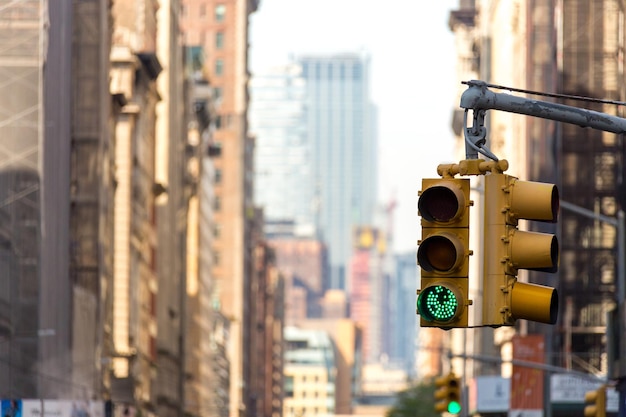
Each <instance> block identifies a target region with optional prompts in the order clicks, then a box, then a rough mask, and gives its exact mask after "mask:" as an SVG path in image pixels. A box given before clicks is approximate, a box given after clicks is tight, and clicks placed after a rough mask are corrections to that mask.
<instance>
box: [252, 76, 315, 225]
mask: <svg viewBox="0 0 626 417" xmlns="http://www.w3.org/2000/svg"><path fill="white" fill-rule="evenodd" d="M250 87H251V96H252V100H251V104H250V129H251V130H252V132H253V133H254V135H256V136H257V138H258V144H257V148H256V152H255V170H256V175H255V184H256V185H255V190H254V192H255V202H256V204H258V205H259V206H261V207H263V209H264V215H265V221H266V223H267V224H268V228H271V227H272V225H273V224H276V223H278V222H284V221H290V222H293V224H294V233H295V234H296V235H300V236H308V237H310V236H312V235H313V234H314V213H315V207H314V204H315V202H314V201H313V184H312V181H311V152H310V146H309V143H308V137H307V131H306V107H305V105H306V85H305V81H304V79H303V78H302V68H301V67H300V66H299V65H296V64H290V65H287V66H284V67H278V68H275V69H272V70H270V71H269V72H266V73H262V74H255V76H254V78H253V79H252V81H251V83H250ZM268 228H266V229H268ZM266 234H268V230H266Z"/></svg>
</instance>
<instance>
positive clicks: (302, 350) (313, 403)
mask: <svg viewBox="0 0 626 417" xmlns="http://www.w3.org/2000/svg"><path fill="white" fill-rule="evenodd" d="M284 332H285V343H286V351H285V367H284V384H285V385H284V386H285V391H284V395H285V398H284V405H283V414H282V415H283V416H286V417H295V416H304V415H307V414H311V415H316V416H332V415H334V414H335V407H336V397H335V390H336V386H337V385H336V384H335V379H336V378H337V367H336V363H337V359H336V358H335V355H336V353H335V352H336V350H335V346H334V344H333V342H332V340H331V338H330V337H329V335H328V333H327V332H326V331H324V330H315V329H301V328H298V327H294V326H287V327H285V329H284Z"/></svg>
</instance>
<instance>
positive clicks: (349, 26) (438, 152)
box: [250, 0, 458, 252]
mask: <svg viewBox="0 0 626 417" xmlns="http://www.w3.org/2000/svg"><path fill="white" fill-rule="evenodd" d="M457 8H458V0H438V1H431V2H422V1H419V0H386V1H384V2H381V1H375V0H316V1H311V0H261V2H260V7H259V10H257V12H255V13H254V14H253V15H252V17H251V26H250V47H251V50H250V68H251V71H252V74H253V75H254V73H255V72H261V71H263V70H264V69H268V68H271V67H275V66H277V65H281V64H285V63H287V62H288V59H289V56H290V54H296V55H297V54H301V53H307V52H320V53H333V52H356V51H361V50H364V51H367V52H368V53H369V54H370V57H371V66H372V67H371V69H372V80H371V81H372V85H371V87H372V90H371V91H372V101H373V102H374V104H375V105H376V106H377V108H378V112H379V116H378V117H379V118H378V122H379V127H378V130H379V135H378V149H379V177H380V178H379V192H378V194H379V200H380V202H381V203H387V202H389V201H390V200H391V199H392V198H394V197H395V200H396V202H397V206H396V210H395V212H394V219H393V221H394V249H395V251H397V252H405V251H408V252H410V251H416V250H417V239H418V236H419V234H420V226H419V219H418V217H417V191H418V190H419V188H420V185H421V179H422V178H430V177H435V176H437V165H438V164H440V163H444V162H446V163H447V162H458V161H456V160H455V154H454V152H453V139H452V137H453V135H452V131H451V128H450V120H451V116H452V110H453V109H454V108H457V107H458V103H456V96H455V92H456V91H457V90H458V86H457V85H456V80H455V72H456V68H455V48H454V38H453V35H452V32H451V31H450V29H449V28H448V17H449V13H450V10H454V9H457Z"/></svg>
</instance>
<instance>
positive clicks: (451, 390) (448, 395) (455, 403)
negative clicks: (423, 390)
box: [435, 373, 462, 414]
mask: <svg viewBox="0 0 626 417" xmlns="http://www.w3.org/2000/svg"><path fill="white" fill-rule="evenodd" d="M461 408H462V407H461V380H460V378H457V377H456V376H455V375H454V374H453V373H449V374H448V375H446V376H442V377H439V378H437V379H435V411H436V412H438V413H444V412H447V413H450V414H459V413H460V412H461Z"/></svg>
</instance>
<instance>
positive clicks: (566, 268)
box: [422, 0, 626, 415]
mask: <svg viewBox="0 0 626 417" xmlns="http://www.w3.org/2000/svg"><path fill="white" fill-rule="evenodd" d="M625 7H626V6H625V5H624V3H623V2H621V1H618V0H594V1H588V2H581V1H574V0H571V1H548V2H536V1H497V2H493V1H480V0H476V1H460V2H459V8H458V10H455V11H453V12H452V13H451V15H450V27H451V29H452V30H453V32H454V33H455V37H456V40H457V68H458V70H457V73H458V77H459V80H458V81H459V82H460V81H466V80H471V79H480V80H484V81H487V82H489V83H492V84H495V85H501V86H507V87H514V88H518V89H522V90H529V91H535V92H544V93H557V94H564V95H570V96H580V97H590V98H597V99H608V100H615V101H621V102H623V101H624V99H625V98H626V90H625V89H624V87H623V83H620V81H619V80H622V79H623V78H624V71H623V68H624V56H623V53H622V51H623V49H624V44H625V43H626V37H625V35H624V32H623V30H621V28H622V27H623V25H624V22H625V20H624V13H625V11H626V10H625ZM465 88H466V86H464V85H461V84H459V96H460V94H461V93H462V92H463V91H464V90H465ZM515 94H520V95H523V94H522V93H515ZM526 97H529V98H536V99H539V100H544V101H551V102H557V103H562V104H567V105H571V106H574V107H581V108H587V109H591V110H596V111H600V112H604V113H608V114H612V115H617V116H620V117H623V115H624V113H623V108H622V107H623V106H620V105H615V104H601V103H595V102H589V101H586V102H585V101H580V100H574V99H571V98H560V97H557V98H551V97H546V96H543V97H542V96H538V95H530V94H528V95H526ZM462 115H463V112H462V111H456V112H455V113H454V115H453V129H454V131H455V133H456V134H457V135H458V137H459V151H460V153H462V152H461V151H462V150H463V149H464V144H463V125H462ZM486 127H487V129H488V135H487V139H488V142H487V146H488V147H489V148H490V150H491V151H492V152H494V153H495V154H496V155H497V156H498V157H500V158H505V159H507V160H509V162H510V166H511V168H510V169H509V171H508V172H509V173H510V174H511V175H515V176H517V177H519V178H521V179H525V180H534V181H544V182H551V183H555V184H557V185H558V187H559V193H560V198H561V201H562V202H566V203H569V204H570V205H574V206H577V207H581V208H585V209H588V210H591V211H592V212H594V213H597V215H598V217H593V216H584V215H581V214H578V213H576V212H574V211H571V210H569V209H568V208H567V207H564V205H562V207H561V211H560V216H559V224H558V226H556V227H555V226H554V225H546V224H541V225H539V224H533V223H529V224H528V228H529V230H535V231H543V232H551V233H554V232H557V233H558V239H559V243H560V267H559V272H558V273H557V274H554V275H550V274H546V273H542V272H536V271H533V272H529V273H525V274H521V276H520V277H521V279H522V280H525V281H529V282H533V283H540V284H543V285H549V286H553V287H556V288H557V290H558V294H559V299H560V301H559V318H558V322H557V325H555V326H549V325H542V324H538V323H533V322H525V321H521V322H519V323H518V324H517V325H516V326H515V328H501V329H498V330H495V332H494V331H493V330H492V329H480V330H474V331H460V332H461V333H464V334H465V335H464V336H462V337H466V338H467V340H468V346H469V347H468V351H469V350H472V351H474V352H480V353H482V354H486V355H489V356H491V355H494V356H499V354H500V352H501V353H502V355H503V357H507V356H508V357H509V358H510V355H511V352H515V351H516V347H517V348H519V346H518V345H520V343H522V340H523V339H520V338H519V337H515V335H516V334H517V335H522V336H529V337H530V336H534V335H541V337H543V340H545V352H544V354H543V357H544V358H545V362H547V363H548V364H551V365H555V366H559V367H563V368H565V369H569V370H574V371H579V372H584V373H589V374H592V375H597V376H606V375H607V344H606V317H607V312H608V310H609V309H610V308H611V306H613V305H614V303H615V300H616V290H617V288H616V283H617V278H616V270H617V259H618V257H620V256H622V257H623V256H625V255H624V254H620V253H617V245H618V242H617V230H616V227H614V226H612V225H610V224H607V223H605V222H603V221H601V220H600V218H599V216H600V215H603V216H607V217H613V218H614V217H616V215H617V212H618V210H620V209H623V208H624V204H625V201H624V192H623V188H624V185H623V181H622V178H623V177H624V173H625V166H624V163H623V161H624V153H625V148H624V141H623V138H622V137H621V136H620V135H616V134H613V133H607V132H601V131H597V130H593V129H581V128H579V127H578V126H575V125H571V124H567V123H558V122H554V121H550V120H543V119H539V118H536V117H531V116H520V115H514V114H510V113H506V112H500V111H495V110H492V111H489V112H488V114H487V118H486ZM461 159H462V157H461ZM474 182H476V184H475V185H474V187H475V188H477V189H480V188H481V185H480V178H478V179H475V180H474ZM472 198H474V200H475V201H476V202H477V205H475V207H474V208H473V209H472V210H474V211H478V212H479V213H480V210H481V209H480V207H481V197H480V195H476V197H472ZM476 209H477V210H476ZM477 217H478V218H479V219H481V218H482V215H481V214H479V215H478V216H477ZM472 230H481V224H480V223H478V224H476V223H473V224H472ZM474 242H475V243H474V244H475V245H477V246H476V247H479V245H480V242H476V241H474ZM479 268H480V267H479ZM476 271H477V272H479V271H480V269H477V270H476ZM472 274H473V273H472ZM471 298H474V299H475V301H474V302H475V303H476V300H480V294H476V295H475V296H474V297H471ZM478 304H480V301H479V303H478ZM422 331H423V330H422ZM458 333H459V332H458V331H452V332H450V337H451V338H452V339H449V340H451V342H449V343H451V344H450V346H459V343H457V342H455V341H454V340H459V339H458V337H459V336H458ZM455 337H456V338H457V339H454V338H455ZM520 346H521V345H520ZM494 349H495V351H494ZM453 363H454V365H453V366H454V368H455V369H459V368H462V369H464V370H465V371H466V375H469V376H471V375H472V374H474V375H477V376H478V375H489V374H502V376H504V377H510V376H511V375H512V373H513V372H514V370H513V368H512V367H511V366H500V365H499V364H493V363H492V364H489V363H479V361H462V360H461V359H457V360H456V361H454V362H453ZM544 377H545V378H546V380H547V376H545V374H544ZM545 384H546V383H545V382H544V385H545ZM512 385H513V384H512ZM518 388H519V387H518ZM478 389H480V386H478ZM511 389H513V387H511ZM511 401H513V397H512V400H511ZM581 404H582V403H579V408H580V407H581ZM551 406H552V405H551V404H549V403H548V402H547V401H544V402H542V403H541V404H535V405H534V407H539V408H541V409H543V410H549V409H550V407H551ZM553 411H554V412H555V413H556V414H553V415H565V414H558V412H557V411H558V410H553ZM567 412H571V410H569V411H567Z"/></svg>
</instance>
